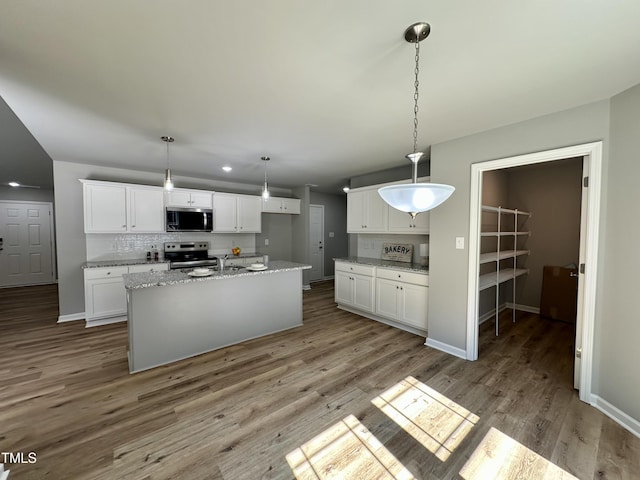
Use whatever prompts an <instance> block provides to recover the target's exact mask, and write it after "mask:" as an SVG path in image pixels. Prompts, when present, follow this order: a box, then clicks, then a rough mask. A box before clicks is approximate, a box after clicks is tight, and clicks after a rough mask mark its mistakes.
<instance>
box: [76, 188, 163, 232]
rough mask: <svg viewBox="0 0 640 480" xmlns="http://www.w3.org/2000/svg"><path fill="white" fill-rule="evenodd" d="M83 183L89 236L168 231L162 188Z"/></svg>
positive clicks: (86, 228)
mask: <svg viewBox="0 0 640 480" xmlns="http://www.w3.org/2000/svg"><path fill="white" fill-rule="evenodd" d="M82 183H83V185H82V189H83V198H84V231H85V233H158V232H164V210H163V205H162V192H163V190H162V188H161V187H150V186H143V185H139V186H135V185H128V184H122V183H114V182H100V181H92V180H90V181H88V180H83V181H82Z"/></svg>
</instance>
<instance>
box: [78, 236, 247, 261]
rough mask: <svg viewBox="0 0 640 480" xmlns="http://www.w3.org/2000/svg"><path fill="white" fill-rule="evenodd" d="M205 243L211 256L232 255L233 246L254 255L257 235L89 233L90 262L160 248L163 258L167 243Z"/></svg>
mask: <svg viewBox="0 0 640 480" xmlns="http://www.w3.org/2000/svg"><path fill="white" fill-rule="evenodd" d="M179 241H196V242H197V241H206V242H209V253H210V254H211V255H218V254H224V253H231V248H232V247H240V248H241V249H242V252H243V253H255V251H256V236H255V234H253V233H241V234H212V233H198V232H195V233H186V232H183V233H148V234H111V235H110V234H87V235H86V246H87V261H99V260H117V259H126V260H132V259H141V258H146V255H147V252H148V251H151V250H153V248H154V247H155V248H157V249H158V251H159V252H160V258H162V254H163V248H164V246H163V245H164V243H165V242H179Z"/></svg>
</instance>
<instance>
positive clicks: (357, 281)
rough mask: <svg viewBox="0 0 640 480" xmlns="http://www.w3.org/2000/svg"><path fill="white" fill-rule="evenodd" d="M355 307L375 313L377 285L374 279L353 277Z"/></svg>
mask: <svg viewBox="0 0 640 480" xmlns="http://www.w3.org/2000/svg"><path fill="white" fill-rule="evenodd" d="M352 283H353V306H354V307H355V308H358V309H360V310H364V311H366V312H373V309H374V303H373V298H374V295H375V290H374V288H375V284H374V281H373V277H367V276H365V275H352Z"/></svg>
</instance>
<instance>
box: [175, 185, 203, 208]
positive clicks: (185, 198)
mask: <svg viewBox="0 0 640 480" xmlns="http://www.w3.org/2000/svg"><path fill="white" fill-rule="evenodd" d="M211 195H212V192H207V191H205V190H190V189H188V188H174V189H173V190H171V191H170V192H166V194H165V197H164V202H165V204H166V206H167V207H181V208H211Z"/></svg>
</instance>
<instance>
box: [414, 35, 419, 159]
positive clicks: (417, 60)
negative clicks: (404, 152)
mask: <svg viewBox="0 0 640 480" xmlns="http://www.w3.org/2000/svg"><path fill="white" fill-rule="evenodd" d="M414 72H415V81H414V82H413V86H414V87H415V90H414V93H413V153H416V152H417V151H418V97H419V94H418V86H419V85H420V81H419V80H418V74H419V73H420V42H419V41H417V40H416V68H415V70H414Z"/></svg>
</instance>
